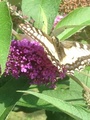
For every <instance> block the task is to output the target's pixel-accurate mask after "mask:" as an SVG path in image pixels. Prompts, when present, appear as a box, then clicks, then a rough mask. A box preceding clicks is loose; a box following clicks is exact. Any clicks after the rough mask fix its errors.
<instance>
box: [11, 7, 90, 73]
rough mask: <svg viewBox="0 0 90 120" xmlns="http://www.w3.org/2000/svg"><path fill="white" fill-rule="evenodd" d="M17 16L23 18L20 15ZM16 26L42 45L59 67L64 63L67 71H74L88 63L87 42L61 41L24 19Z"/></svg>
mask: <svg viewBox="0 0 90 120" xmlns="http://www.w3.org/2000/svg"><path fill="white" fill-rule="evenodd" d="M10 9H11V11H12V12H14V15H16V16H19V15H18V13H16V12H15V11H13V9H12V8H11V7H10ZM19 17H21V19H23V17H22V16H19ZM18 27H19V28H20V29H21V31H22V32H24V34H26V35H27V36H29V37H30V38H32V39H34V40H36V41H38V42H39V43H40V44H41V45H42V46H43V47H44V49H45V51H46V52H47V55H48V57H49V59H50V60H51V61H52V63H53V64H54V65H56V66H57V67H59V69H60V67H61V66H62V65H64V66H65V68H66V69H67V72H68V73H74V71H75V70H77V71H80V70H82V69H84V67H85V66H87V65H90V45H89V44H82V43H79V42H75V41H63V42H61V41H59V40H58V39H57V38H56V37H54V36H52V37H51V36H49V35H47V34H45V33H44V32H42V31H41V30H39V29H37V28H35V27H34V26H32V25H31V24H30V23H29V22H27V21H24V23H23V22H22V21H21V22H20V23H19V24H18Z"/></svg>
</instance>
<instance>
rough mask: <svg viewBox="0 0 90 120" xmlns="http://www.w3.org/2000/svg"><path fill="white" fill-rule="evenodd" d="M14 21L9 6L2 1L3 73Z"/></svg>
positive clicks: (0, 46) (0, 57) (0, 62)
mask: <svg viewBox="0 0 90 120" xmlns="http://www.w3.org/2000/svg"><path fill="white" fill-rule="evenodd" d="M11 30H12V23H11V18H10V14H9V10H8V7H7V5H6V3H5V2H0V65H1V72H2V74H3V72H4V70H5V65H6V61H7V56H8V53H9V46H10V41H11Z"/></svg>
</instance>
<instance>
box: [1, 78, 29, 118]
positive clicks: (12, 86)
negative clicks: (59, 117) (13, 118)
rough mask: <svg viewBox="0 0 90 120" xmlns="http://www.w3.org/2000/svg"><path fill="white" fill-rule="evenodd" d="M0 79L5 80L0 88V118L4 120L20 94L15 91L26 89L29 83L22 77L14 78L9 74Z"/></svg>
mask: <svg viewBox="0 0 90 120" xmlns="http://www.w3.org/2000/svg"><path fill="white" fill-rule="evenodd" d="M0 81H7V82H6V83H5V84H4V85H3V86H2V87H1V88H0V120H5V118H6V117H7V115H8V114H9V112H10V111H11V110H12V109H13V107H14V106H15V104H16V102H17V101H18V100H19V99H20V97H21V96H22V93H17V92H16V91H17V90H26V89H27V88H28V87H29V83H28V82H27V79H25V78H24V77H23V78H19V79H18V80H16V79H14V78H12V77H10V76H7V77H1V79H0Z"/></svg>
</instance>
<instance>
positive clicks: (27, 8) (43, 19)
mask: <svg viewBox="0 0 90 120" xmlns="http://www.w3.org/2000/svg"><path fill="white" fill-rule="evenodd" d="M60 1H61V0H57V1H56V0H22V11H23V13H24V14H25V15H27V16H28V17H29V19H30V17H32V19H34V21H35V27H37V28H39V29H41V30H43V31H44V32H45V33H50V31H51V29H52V26H53V23H54V19H55V17H56V15H57V12H58V9H59V5H60Z"/></svg>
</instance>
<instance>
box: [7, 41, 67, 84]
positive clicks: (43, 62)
mask: <svg viewBox="0 0 90 120" xmlns="http://www.w3.org/2000/svg"><path fill="white" fill-rule="evenodd" d="M5 74H6V75H9V74H11V75H12V76H14V77H15V78H18V77H20V76H21V75H25V76H27V77H28V78H29V79H30V84H38V85H39V84H45V85H48V84H51V86H54V84H55V82H56V78H57V77H60V78H61V79H63V78H64V77H65V74H66V71H65V69H64V68H62V71H61V72H59V71H58V69H57V67H56V66H54V65H53V64H52V63H51V61H50V60H49V58H48V57H47V53H46V52H45V51H44V48H43V47H42V46H41V45H40V44H39V43H38V42H36V41H30V40H27V39H23V40H20V41H16V40H13V41H12V43H11V47H10V54H9V56H8V61H7V63H6V71H5Z"/></svg>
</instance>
